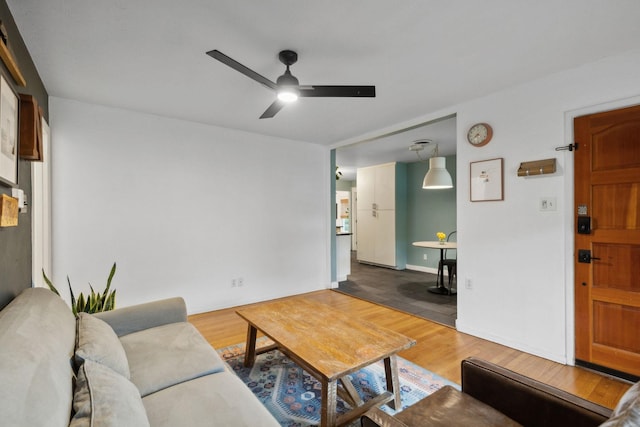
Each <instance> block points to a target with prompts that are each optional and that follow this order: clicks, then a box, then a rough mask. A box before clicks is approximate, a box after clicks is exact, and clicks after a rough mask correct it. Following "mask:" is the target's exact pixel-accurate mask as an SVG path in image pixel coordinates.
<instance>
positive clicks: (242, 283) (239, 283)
mask: <svg viewBox="0 0 640 427" xmlns="http://www.w3.org/2000/svg"><path fill="white" fill-rule="evenodd" d="M241 286H244V278H243V277H238V287H241Z"/></svg>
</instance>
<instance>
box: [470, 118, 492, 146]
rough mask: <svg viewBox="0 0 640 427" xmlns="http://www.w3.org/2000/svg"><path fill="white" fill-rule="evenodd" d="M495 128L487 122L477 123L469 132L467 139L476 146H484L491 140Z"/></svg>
mask: <svg viewBox="0 0 640 427" xmlns="http://www.w3.org/2000/svg"><path fill="white" fill-rule="evenodd" d="M492 136H493V129H491V126H489V125H488V124H487V123H476V124H475V125H473V126H471V129H469V132H467V140H468V141H469V144H471V145H473V146H474V147H482V146H483V145H487V144H488V143H489V141H491V137H492Z"/></svg>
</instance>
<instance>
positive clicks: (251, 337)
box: [244, 324, 258, 368]
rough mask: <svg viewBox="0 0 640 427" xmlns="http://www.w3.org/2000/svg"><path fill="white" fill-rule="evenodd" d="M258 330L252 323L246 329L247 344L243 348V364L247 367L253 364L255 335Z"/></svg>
mask: <svg viewBox="0 0 640 427" xmlns="http://www.w3.org/2000/svg"><path fill="white" fill-rule="evenodd" d="M257 335H258V330H257V329H256V328H255V326H253V325H251V324H250V325H249V329H247V344H246V346H245V349H244V366H246V367H247V368H249V367H251V366H253V362H255V360H256V336H257Z"/></svg>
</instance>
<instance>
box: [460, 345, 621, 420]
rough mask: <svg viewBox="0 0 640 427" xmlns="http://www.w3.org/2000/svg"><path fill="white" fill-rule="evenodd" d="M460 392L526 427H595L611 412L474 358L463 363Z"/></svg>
mask: <svg viewBox="0 0 640 427" xmlns="http://www.w3.org/2000/svg"><path fill="white" fill-rule="evenodd" d="M462 391H463V392H464V393H467V394H469V395H471V396H473V397H475V398H476V399H478V400H480V401H481V402H484V403H486V404H487V405H489V406H491V407H493V408H494V409H497V410H498V411H500V412H502V413H503V414H505V415H506V416H508V417H509V418H511V419H513V420H515V421H517V422H519V423H520V424H523V425H528V426H548V425H566V426H569V425H570V426H572V427H587V426H598V425H600V424H601V423H603V422H604V421H606V420H607V419H608V418H609V417H610V416H611V413H612V411H611V410H610V409H608V408H605V407H604V406H600V405H597V404H595V403H593V402H590V401H588V400H585V399H582V398H580V397H578V396H576V395H573V394H571V393H567V392H565V391H563V390H560V389H558V388H555V387H552V386H550V385H548V384H544V383H541V382H540V381H536V380H534V379H532V378H529V377H526V376H524V375H521V374H518V373H516V372H513V371H510V370H508V369H505V368H503V367H501V366H498V365H495V364H493V363H491V362H487V361H485V360H481V359H477V358H474V357H471V358H468V359H465V360H463V361H462Z"/></svg>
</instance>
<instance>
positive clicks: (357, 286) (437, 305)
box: [338, 252, 458, 327]
mask: <svg viewBox="0 0 640 427" xmlns="http://www.w3.org/2000/svg"><path fill="white" fill-rule="evenodd" d="M437 279H438V276H437V275H435V274H431V273H423V272H420V271H412V270H393V269H391V268H384V267H377V266H373V265H368V264H361V263H359V262H358V261H357V260H356V258H355V252H353V253H352V256H351V273H350V274H349V275H348V276H347V280H345V281H343V282H340V283H338V290H339V291H341V292H344V293H347V294H349V295H353V296H355V297H358V298H362V299H365V300H367V301H371V302H375V303H378V304H382V305H386V306H388V307H391V308H396V309H398V310H402V311H406V312H407V313H411V314H415V315H416V316H420V317H424V318H425V319H428V320H433V321H435V322H438V323H442V324H443V325H448V326H451V327H455V324H456V323H455V322H456V317H457V314H458V301H457V296H456V295H438V294H434V293H431V292H429V291H428V290H427V289H429V288H430V287H433V286H436V283H437ZM444 279H445V285H446V286H448V277H446V276H445V278H444ZM455 288H456V283H455V279H454V283H453V289H455Z"/></svg>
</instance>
